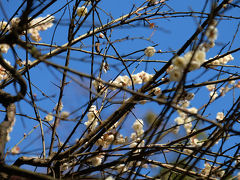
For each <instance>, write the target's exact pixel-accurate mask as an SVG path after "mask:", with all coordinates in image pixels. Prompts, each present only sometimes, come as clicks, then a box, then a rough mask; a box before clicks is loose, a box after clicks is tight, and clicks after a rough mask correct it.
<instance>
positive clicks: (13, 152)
mask: <svg viewBox="0 0 240 180" xmlns="http://www.w3.org/2000/svg"><path fill="white" fill-rule="evenodd" d="M11 153H12V154H19V153H20V147H19V146H14V147H13V148H12V149H11Z"/></svg>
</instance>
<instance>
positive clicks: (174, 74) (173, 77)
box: [169, 67, 183, 81]
mask: <svg viewBox="0 0 240 180" xmlns="http://www.w3.org/2000/svg"><path fill="white" fill-rule="evenodd" d="M182 75H183V71H182V69H180V68H178V67H174V68H173V69H171V70H170V71H169V76H170V77H169V80H170V81H180V80H181V79H182Z"/></svg>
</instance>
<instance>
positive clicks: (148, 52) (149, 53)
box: [144, 46, 156, 57]
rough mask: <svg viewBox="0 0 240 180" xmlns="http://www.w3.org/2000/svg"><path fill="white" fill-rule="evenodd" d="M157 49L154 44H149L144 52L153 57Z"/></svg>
mask: <svg viewBox="0 0 240 180" xmlns="http://www.w3.org/2000/svg"><path fill="white" fill-rule="evenodd" d="M155 52H156V50H155V48H154V47H152V46H148V47H147V48H146V49H145V50H144V54H145V55H146V56H147V57H152V56H153V55H154V54H155Z"/></svg>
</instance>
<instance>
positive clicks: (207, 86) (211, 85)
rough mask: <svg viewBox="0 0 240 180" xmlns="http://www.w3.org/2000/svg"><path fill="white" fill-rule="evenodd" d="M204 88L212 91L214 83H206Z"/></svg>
mask: <svg viewBox="0 0 240 180" xmlns="http://www.w3.org/2000/svg"><path fill="white" fill-rule="evenodd" d="M206 88H207V89H208V91H213V90H214V89H215V85H214V84H209V85H206Z"/></svg>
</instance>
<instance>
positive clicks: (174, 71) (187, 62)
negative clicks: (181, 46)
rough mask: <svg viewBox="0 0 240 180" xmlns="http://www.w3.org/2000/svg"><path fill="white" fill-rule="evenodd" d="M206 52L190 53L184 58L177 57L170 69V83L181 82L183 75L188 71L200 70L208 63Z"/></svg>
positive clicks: (168, 71)
mask: <svg viewBox="0 0 240 180" xmlns="http://www.w3.org/2000/svg"><path fill="white" fill-rule="evenodd" d="M205 58H206V52H205V51H202V50H197V51H189V52H188V53H186V54H185V55H184V56H183V57H181V56H177V57H175V58H174V59H173V60H172V64H171V66H170V67H169V68H168V70H167V73H168V74H169V80H170V81H180V80H181V79H182V76H183V73H184V72H185V70H186V69H187V70H188V71H193V70H195V69H198V68H200V66H201V65H202V64H203V63H204V62H205V61H206V59H205Z"/></svg>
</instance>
